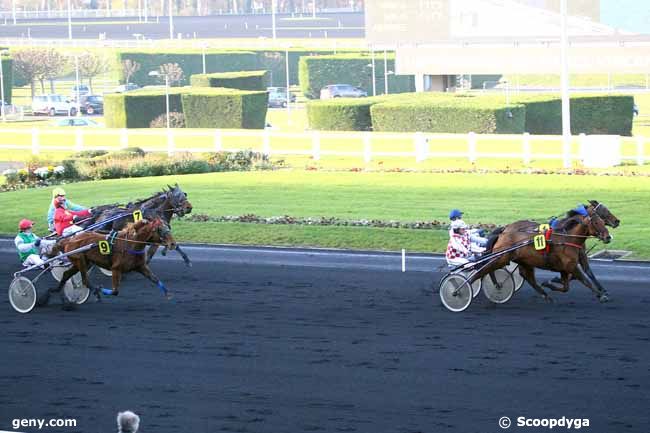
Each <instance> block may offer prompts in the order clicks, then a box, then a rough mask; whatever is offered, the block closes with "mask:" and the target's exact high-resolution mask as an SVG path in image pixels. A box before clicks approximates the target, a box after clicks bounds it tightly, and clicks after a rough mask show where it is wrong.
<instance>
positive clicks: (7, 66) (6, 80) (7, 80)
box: [0, 56, 14, 104]
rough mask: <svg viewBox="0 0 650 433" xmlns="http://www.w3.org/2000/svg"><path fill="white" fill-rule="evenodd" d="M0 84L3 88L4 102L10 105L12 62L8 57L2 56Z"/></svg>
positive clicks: (12, 79)
mask: <svg viewBox="0 0 650 433" xmlns="http://www.w3.org/2000/svg"><path fill="white" fill-rule="evenodd" d="M0 67H2V80H3V81H2V83H3V87H4V95H5V102H7V103H9V104H10V103H11V91H12V89H13V82H14V78H13V60H12V59H11V57H9V56H2V62H1V66H0ZM0 99H1V98H0Z"/></svg>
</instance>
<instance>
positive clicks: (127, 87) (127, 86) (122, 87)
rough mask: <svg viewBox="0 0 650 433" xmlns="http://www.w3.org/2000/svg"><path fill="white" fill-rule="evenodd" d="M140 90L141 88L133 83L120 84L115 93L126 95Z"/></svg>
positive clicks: (114, 90)
mask: <svg viewBox="0 0 650 433" xmlns="http://www.w3.org/2000/svg"><path fill="white" fill-rule="evenodd" d="M139 88H140V86H138V85H137V84H133V83H128V84H120V85H119V86H117V87H116V88H114V89H113V93H125V92H130V91H131V90H137V89H139Z"/></svg>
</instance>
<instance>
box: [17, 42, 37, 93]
mask: <svg viewBox="0 0 650 433" xmlns="http://www.w3.org/2000/svg"><path fill="white" fill-rule="evenodd" d="M12 55H13V59H14V70H15V72H16V74H19V75H20V76H21V77H23V78H24V79H25V80H26V81H28V82H29V84H30V88H31V91H32V98H34V94H35V93H36V91H35V90H36V89H35V87H34V80H35V79H36V75H37V74H38V73H39V67H40V61H41V49H39V48H28V49H26V50H20V51H16V52H14V53H12Z"/></svg>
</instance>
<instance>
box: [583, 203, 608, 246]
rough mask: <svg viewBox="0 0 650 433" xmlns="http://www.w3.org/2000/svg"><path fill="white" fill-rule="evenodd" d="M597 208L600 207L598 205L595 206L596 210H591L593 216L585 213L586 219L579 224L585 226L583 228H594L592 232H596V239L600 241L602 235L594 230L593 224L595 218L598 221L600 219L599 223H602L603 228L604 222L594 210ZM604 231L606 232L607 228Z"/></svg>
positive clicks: (597, 230)
mask: <svg viewBox="0 0 650 433" xmlns="http://www.w3.org/2000/svg"><path fill="white" fill-rule="evenodd" d="M599 206H600V203H598V206H596V208H594V209H592V212H593V214H589V213H587V214H588V216H586V217H585V218H584V220H583V221H582V222H581V223H580V224H582V225H585V226H592V227H593V228H594V230H595V231H596V237H597V238H598V239H601V237H602V236H603V234H604V233H603V232H601V231H600V230H599V229H598V228H596V227H595V226H594V225H593V222H594V221H595V220H596V218H598V219H600V221H601V222H602V223H603V227H605V220H604V219H603V217H602V216H600V214H599V213H598V212H597V211H596V209H597V208H598V207H599ZM605 230H607V227H605ZM601 240H602V239H601Z"/></svg>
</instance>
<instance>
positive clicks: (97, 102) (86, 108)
mask: <svg viewBox="0 0 650 433" xmlns="http://www.w3.org/2000/svg"><path fill="white" fill-rule="evenodd" d="M79 109H80V110H81V112H82V113H84V114H102V113H103V112H104V97H103V96H101V95H86V96H83V97H82V98H81V105H80V107H79Z"/></svg>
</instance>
